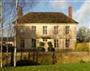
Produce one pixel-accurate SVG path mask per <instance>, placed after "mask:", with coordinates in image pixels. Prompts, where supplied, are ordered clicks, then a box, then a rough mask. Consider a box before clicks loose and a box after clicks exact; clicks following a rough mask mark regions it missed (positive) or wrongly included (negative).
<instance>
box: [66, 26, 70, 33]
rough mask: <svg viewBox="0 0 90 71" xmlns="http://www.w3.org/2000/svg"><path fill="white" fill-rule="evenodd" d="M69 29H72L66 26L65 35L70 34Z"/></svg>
mask: <svg viewBox="0 0 90 71" xmlns="http://www.w3.org/2000/svg"><path fill="white" fill-rule="evenodd" d="M69 29H70V28H69V26H65V33H66V34H69Z"/></svg>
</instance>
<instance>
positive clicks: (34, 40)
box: [32, 39, 36, 47]
mask: <svg viewBox="0 0 90 71" xmlns="http://www.w3.org/2000/svg"><path fill="white" fill-rule="evenodd" d="M32 47H36V39H32Z"/></svg>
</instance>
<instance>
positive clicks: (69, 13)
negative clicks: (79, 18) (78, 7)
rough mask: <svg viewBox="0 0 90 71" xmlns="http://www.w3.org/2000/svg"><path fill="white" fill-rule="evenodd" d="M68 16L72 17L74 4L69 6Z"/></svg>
mask: <svg viewBox="0 0 90 71" xmlns="http://www.w3.org/2000/svg"><path fill="white" fill-rule="evenodd" d="M68 16H69V17H70V18H72V6H71V5H70V6H69V8H68Z"/></svg>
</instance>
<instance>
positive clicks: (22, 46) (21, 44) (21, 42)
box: [20, 39, 25, 48]
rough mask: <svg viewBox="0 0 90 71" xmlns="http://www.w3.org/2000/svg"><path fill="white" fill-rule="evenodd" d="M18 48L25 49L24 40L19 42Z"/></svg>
mask: <svg viewBox="0 0 90 71" xmlns="http://www.w3.org/2000/svg"><path fill="white" fill-rule="evenodd" d="M20 47H21V48H25V40H24V39H21V40H20Z"/></svg>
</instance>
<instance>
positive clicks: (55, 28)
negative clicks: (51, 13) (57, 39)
mask: <svg viewBox="0 0 90 71" xmlns="http://www.w3.org/2000/svg"><path fill="white" fill-rule="evenodd" d="M54 34H58V26H54Z"/></svg>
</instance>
